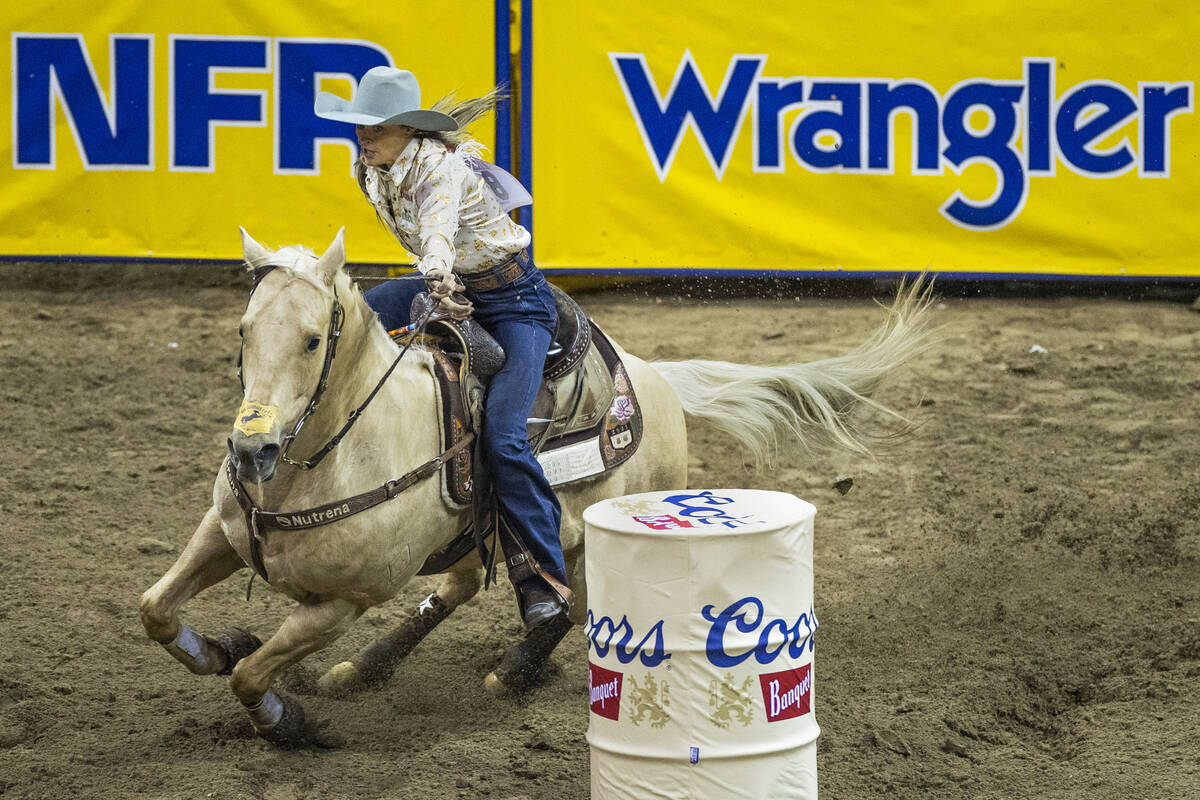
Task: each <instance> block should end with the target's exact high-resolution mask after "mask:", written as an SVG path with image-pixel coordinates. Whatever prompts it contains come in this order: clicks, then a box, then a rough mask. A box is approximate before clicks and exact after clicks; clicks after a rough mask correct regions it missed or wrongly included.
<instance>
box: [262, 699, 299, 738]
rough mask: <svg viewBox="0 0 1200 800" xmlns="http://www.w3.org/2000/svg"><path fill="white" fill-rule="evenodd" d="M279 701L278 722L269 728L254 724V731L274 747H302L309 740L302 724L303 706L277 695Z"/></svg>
mask: <svg viewBox="0 0 1200 800" xmlns="http://www.w3.org/2000/svg"><path fill="white" fill-rule="evenodd" d="M279 700H280V702H281V703H282V704H283V713H282V714H281V715H280V717H279V721H278V722H276V723H275V724H274V725H271V726H270V727H259V725H258V723H256V724H255V726H254V729H255V730H256V731H258V735H259V736H261V737H262V738H264V739H266V740H267V741H268V742H270V743H271V744H273V745H275V746H276V747H302V746H304V745H305V744H307V743H308V739H309V737H308V733H307V728H306V727H305V724H304V706H302V705H300V703H298V702H297V701H295V700H293V699H292V698H290V697H288V696H287V695H279Z"/></svg>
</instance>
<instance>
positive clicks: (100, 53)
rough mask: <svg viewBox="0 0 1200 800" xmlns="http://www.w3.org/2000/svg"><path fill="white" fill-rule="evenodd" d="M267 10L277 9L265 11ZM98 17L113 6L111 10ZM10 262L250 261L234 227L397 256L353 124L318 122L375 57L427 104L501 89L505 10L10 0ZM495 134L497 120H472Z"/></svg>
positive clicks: (6, 239)
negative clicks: (363, 171) (358, 168)
mask: <svg viewBox="0 0 1200 800" xmlns="http://www.w3.org/2000/svg"><path fill="white" fill-rule="evenodd" d="M268 8H269V11H268V10H267V9H268ZM101 12H102V13H101ZM0 15H3V16H4V17H5V19H6V22H7V24H8V26H9V31H10V34H9V48H8V51H7V54H6V59H7V60H6V62H5V63H4V67H5V70H6V74H9V73H11V75H12V79H11V80H10V81H8V82H5V84H4V88H3V89H0V92H3V95H2V96H3V100H4V104H5V105H6V106H7V108H8V109H9V112H10V118H11V120H12V124H11V126H10V127H9V128H8V130H9V138H8V139H7V140H6V141H5V143H4V146H5V147H7V149H8V153H7V155H6V157H4V158H3V159H2V164H0V171H2V173H0V174H2V178H0V179H2V180H3V185H4V192H3V193H2V194H0V257H13V256H57V255H67V256H90V257H108V256H113V257H130V256H134V257H138V256H141V257H157V258H240V257H241V245H240V239H239V236H238V226H239V225H243V226H245V227H246V229H247V230H249V231H250V232H251V233H252V234H253V236H254V237H255V238H256V239H258V240H259V241H262V242H264V243H270V244H272V245H274V246H279V245H285V244H305V245H308V246H311V247H314V248H317V249H319V248H322V247H324V246H325V245H327V244H328V243H329V241H330V240H331V239H332V238H333V235H334V233H335V232H336V231H337V229H338V228H339V227H341V226H343V225H345V226H346V230H347V232H346V241H347V250H348V252H349V254H350V257H351V259H352V260H353V261H357V262H382V263H402V262H405V261H407V260H408V258H407V256H406V254H405V252H404V250H403V249H402V248H401V247H400V246H399V245H398V244H397V243H396V241H395V240H394V239H393V238H392V237H391V236H390V235H389V234H388V233H387V231H386V230H385V229H384V228H383V227H382V226H380V225H379V224H378V223H377V222H376V219H375V214H374V213H373V212H372V210H371V209H370V207H369V206H368V204H367V203H366V202H365V201H364V200H363V198H362V195H361V193H360V192H359V189H358V186H357V184H356V183H355V181H354V179H353V178H352V176H351V164H352V162H353V159H354V158H356V157H357V144H356V143H355V142H354V129H353V126H351V125H348V124H345V123H335V122H330V121H327V120H322V119H319V118H317V117H315V116H314V115H313V113H312V107H313V98H314V95H315V93H316V92H317V91H318V90H325V91H332V92H335V93H337V94H340V95H341V96H343V97H349V96H350V95H351V92H352V89H353V87H354V85H355V83H356V81H357V79H358V77H359V76H361V75H362V74H363V73H364V72H366V71H367V70H368V69H370V68H371V67H375V66H380V65H389V66H398V67H402V68H405V69H410V70H412V71H413V72H414V73H415V74H416V76H417V78H418V80H419V81H420V84H421V90H422V104H423V105H424V106H425V107H428V106H430V105H432V104H433V102H434V101H436V100H437V99H438V98H440V97H442V96H443V95H445V94H447V93H449V92H451V91H454V92H456V93H457V94H458V96H459V97H460V98H467V97H475V96H478V95H481V94H483V93H484V92H486V91H487V90H488V89H490V88H491V86H492V85H493V84H494V83H495V74H494V73H495V36H494V31H493V22H494V18H495V14H494V3H493V2H491V0H468V2H458V3H455V4H454V5H453V7H452V8H451V7H449V6H446V5H445V4H421V3H401V4H390V5H389V4H383V5H380V4H378V3H375V4H370V3H368V4H363V3H351V2H348V0H321V1H320V2H318V1H317V0H308V1H307V2H305V1H304V0H280V2H272V3H269V4H261V7H260V6H259V5H256V4H253V3H244V2H235V1H234V0H220V1H219V2H199V3H197V2H188V3H185V2H180V0H169V2H152V1H151V0H107V2H105V3H103V4H102V5H101V6H97V5H96V4H95V3H93V2H88V1H87V0H58V1H57V2H52V3H6V4H5V6H4V10H3V11H2V12H0ZM473 132H474V133H475V134H476V135H477V136H478V138H479V139H480V140H481V141H482V142H483V143H484V144H486V145H487V146H489V147H491V146H492V145H493V144H494V142H493V139H494V136H493V128H492V125H491V122H490V120H489V121H485V122H482V123H480V124H479V126H478V127H477V129H476V130H474V131H473Z"/></svg>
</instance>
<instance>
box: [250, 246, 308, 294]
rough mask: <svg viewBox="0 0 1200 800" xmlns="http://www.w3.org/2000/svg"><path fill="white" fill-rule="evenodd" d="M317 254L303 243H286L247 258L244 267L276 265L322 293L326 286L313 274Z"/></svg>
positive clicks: (253, 267) (251, 270)
mask: <svg viewBox="0 0 1200 800" xmlns="http://www.w3.org/2000/svg"><path fill="white" fill-rule="evenodd" d="M316 266H317V254H316V253H314V252H313V251H312V250H311V249H310V248H307V247H304V246H303V245H298V244H297V245H288V246H287V247H281V248H279V249H278V250H268V251H267V253H266V255H263V256H260V257H258V258H253V259H248V260H247V261H246V269H247V270H249V271H250V272H254V271H255V270H257V269H259V268H261V267H276V268H277V269H282V270H283V271H284V272H286V273H287V274H288V275H289V276H290V277H294V278H300V279H301V280H304V281H308V282H309V283H311V284H312V285H313V286H315V287H317V288H318V289H320V290H321V293H322V294H328V293H329V287H327V286H326V285H325V284H324V283H323V282H322V281H321V279H320V278H318V277H317V276H316V274H315V269H316Z"/></svg>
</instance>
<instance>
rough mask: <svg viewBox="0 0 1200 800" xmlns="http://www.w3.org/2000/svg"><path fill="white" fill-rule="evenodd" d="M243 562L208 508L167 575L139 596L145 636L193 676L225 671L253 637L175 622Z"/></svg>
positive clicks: (248, 648) (247, 649)
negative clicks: (210, 633) (213, 633)
mask: <svg viewBox="0 0 1200 800" xmlns="http://www.w3.org/2000/svg"><path fill="white" fill-rule="evenodd" d="M243 566H244V564H243V563H242V559H241V558H240V557H239V556H238V554H237V553H236V552H235V551H234V549H233V548H232V547H231V546H230V545H229V542H228V540H226V538H225V534H224V533H223V532H222V531H221V523H220V517H219V515H218V514H217V510H216V508H210V509H209V510H208V513H206V514H205V515H204V519H203V520H201V521H200V525H199V527H197V528H196V532H195V533H194V534H192V538H191V540H190V541H189V542H188V545H187V547H186V548H185V549H184V551H183V553H182V554H181V555H180V556H179V558H178V559H176V561H175V563H174V564H173V565H172V566H171V568H170V569H169V570H167V573H166V574H165V575H163V576H162V577H161V578H159V579H158V582H157V583H155V584H154V585H153V586H151V587H150V588H149V589H147V590H146V591H145V593H143V594H142V597H141V602H140V604H139V612H140V614H141V618H142V626H143V627H145V629H146V633H147V635H149V637H150V638H151V639H153V640H154V641H156V642H158V643H159V644H161V645H162V646H163V647H164V648H165V649H166V651H167V652H168V653H170V654H171V655H172V656H174V657H175V658H176V659H178V660H179V661H180V662H182V663H183V665H184V666H185V667H187V668H188V669H189V670H191V671H192V672H193V673H195V674H197V675H212V674H215V673H218V672H228V670H229V669H231V668H232V667H233V664H234V662H236V661H237V659H238V658H240V657H241V656H244V655H247V654H248V653H250V652H251V651H252V650H253V648H254V647H256V646H257V645H258V640H257V639H255V638H254V637H253V636H251V635H250V634H248V633H246V632H245V631H233V632H230V633H228V634H223V635H222V636H220V637H218V638H217V639H215V640H214V639H209V638H208V637H205V636H202V635H200V634H199V633H197V632H196V631H194V630H192V629H191V628H189V627H188V626H187V625H184V624H183V623H181V622H180V621H179V609H180V608H182V607H183V604H184V603H186V602H187V601H188V600H190V599H192V598H193V597H195V596H196V595H198V594H199V593H200V592H202V591H204V590H205V589H207V588H208V587H209V586H212V585H213V584H215V583H219V582H220V581H223V580H225V579H226V578H228V577H229V576H230V575H232V574H233V573H234V572H236V571H238V570H239V569H241V568H242V567H243Z"/></svg>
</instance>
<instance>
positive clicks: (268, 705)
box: [246, 689, 283, 731]
mask: <svg viewBox="0 0 1200 800" xmlns="http://www.w3.org/2000/svg"><path fill="white" fill-rule="evenodd" d="M246 711H247V712H249V714H250V721H251V722H252V723H254V729H255V730H257V731H265V730H270V729H271V728H274V727H275V725H276V724H278V722H279V720H280V718H281V717H282V716H283V701H281V700H280V699H279V695H277V694H275V692H273V691H272V690H270V689H267V693H266V694H264V695H263V696H262V700H259V701H258V702H257V703H255V704H254V705H252V706H246Z"/></svg>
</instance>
